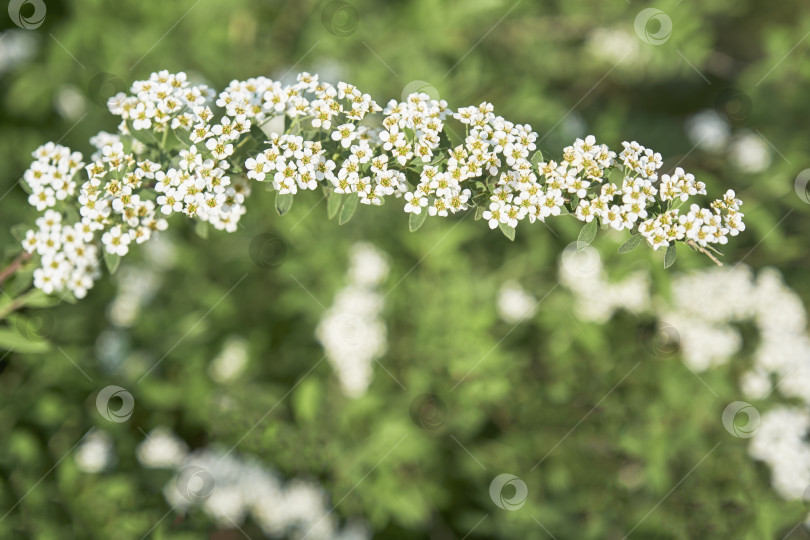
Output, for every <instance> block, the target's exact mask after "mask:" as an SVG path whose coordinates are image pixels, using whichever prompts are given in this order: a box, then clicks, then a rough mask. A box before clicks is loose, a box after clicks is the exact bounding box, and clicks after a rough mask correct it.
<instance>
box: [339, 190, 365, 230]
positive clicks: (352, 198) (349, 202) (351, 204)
mask: <svg viewBox="0 0 810 540" xmlns="http://www.w3.org/2000/svg"><path fill="white" fill-rule="evenodd" d="M359 202H360V197H358V196H357V193H352V194H351V195H349V196H348V197H346V200H345V201H343V206H341V207H340V218H338V224H340V225H343V224H344V223H348V222H349V220H350V219H352V216H353V215H354V211H355V210H357V203H359Z"/></svg>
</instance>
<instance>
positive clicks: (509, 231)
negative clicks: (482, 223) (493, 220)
mask: <svg viewBox="0 0 810 540" xmlns="http://www.w3.org/2000/svg"><path fill="white" fill-rule="evenodd" d="M498 228H499V229H501V232H502V233H503V235H504V236H505V237H507V238H508V239H509V240H510V241H512V242H514V241H515V228H514V227H510V226H509V225H507V224H505V223H499V224H498Z"/></svg>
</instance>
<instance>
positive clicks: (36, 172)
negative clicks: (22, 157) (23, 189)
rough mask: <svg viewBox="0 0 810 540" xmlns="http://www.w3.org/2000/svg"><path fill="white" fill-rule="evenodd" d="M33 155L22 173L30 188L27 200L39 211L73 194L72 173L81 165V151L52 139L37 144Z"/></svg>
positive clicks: (74, 183) (74, 190) (82, 164)
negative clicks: (39, 144)
mask: <svg viewBox="0 0 810 540" xmlns="http://www.w3.org/2000/svg"><path fill="white" fill-rule="evenodd" d="M32 155H33V156H34V159H35V161H34V162H33V163H31V166H30V167H29V168H28V170H27V171H25V174H24V175H23V180H25V183H26V184H27V185H28V189H29V190H30V191H31V194H30V195H29V196H28V203H29V204H30V205H31V206H33V207H35V208H36V209H37V210H39V211H40V212H41V211H43V210H45V209H47V208H53V207H54V206H56V201H64V200H65V199H67V198H68V197H69V196H73V194H74V193H75V192H76V182H75V181H74V180H73V176H74V175H75V174H76V172H77V171H78V170H79V169H81V168H82V167H83V166H84V163H83V162H82V159H83V157H82V155H81V154H80V153H79V152H71V151H70V150H69V149H68V148H65V147H64V146H62V145H59V144H54V143H52V142H49V143H46V144H44V145H42V146H40V147H39V148H37V149H36V150H34V153H33V154H32Z"/></svg>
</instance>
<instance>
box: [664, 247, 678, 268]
mask: <svg viewBox="0 0 810 540" xmlns="http://www.w3.org/2000/svg"><path fill="white" fill-rule="evenodd" d="M677 256H678V251H677V248H676V244H675V242H673V243H671V244H670V245H669V247H668V248H667V252H666V254H664V268H669V267H670V266H672V265H673V264H675V258H676V257H677Z"/></svg>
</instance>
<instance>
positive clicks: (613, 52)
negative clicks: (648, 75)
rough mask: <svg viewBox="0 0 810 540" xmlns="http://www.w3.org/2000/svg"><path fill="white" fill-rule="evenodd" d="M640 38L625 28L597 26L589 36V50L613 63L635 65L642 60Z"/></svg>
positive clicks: (587, 46) (595, 55)
mask: <svg viewBox="0 0 810 540" xmlns="http://www.w3.org/2000/svg"><path fill="white" fill-rule="evenodd" d="M639 43H640V42H639V40H638V38H636V36H635V35H633V34H631V33H630V32H627V31H626V30H624V29H623V28H596V29H594V30H593V32H591V34H590V35H589V36H588V41H587V43H586V48H587V51H588V52H589V53H590V54H591V55H593V56H594V57H596V58H599V59H602V60H606V61H607V62H609V63H611V64H618V63H619V62H622V63H627V65H635V64H637V63H638V61H639V60H640V54H639V52H640V51H639Z"/></svg>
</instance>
